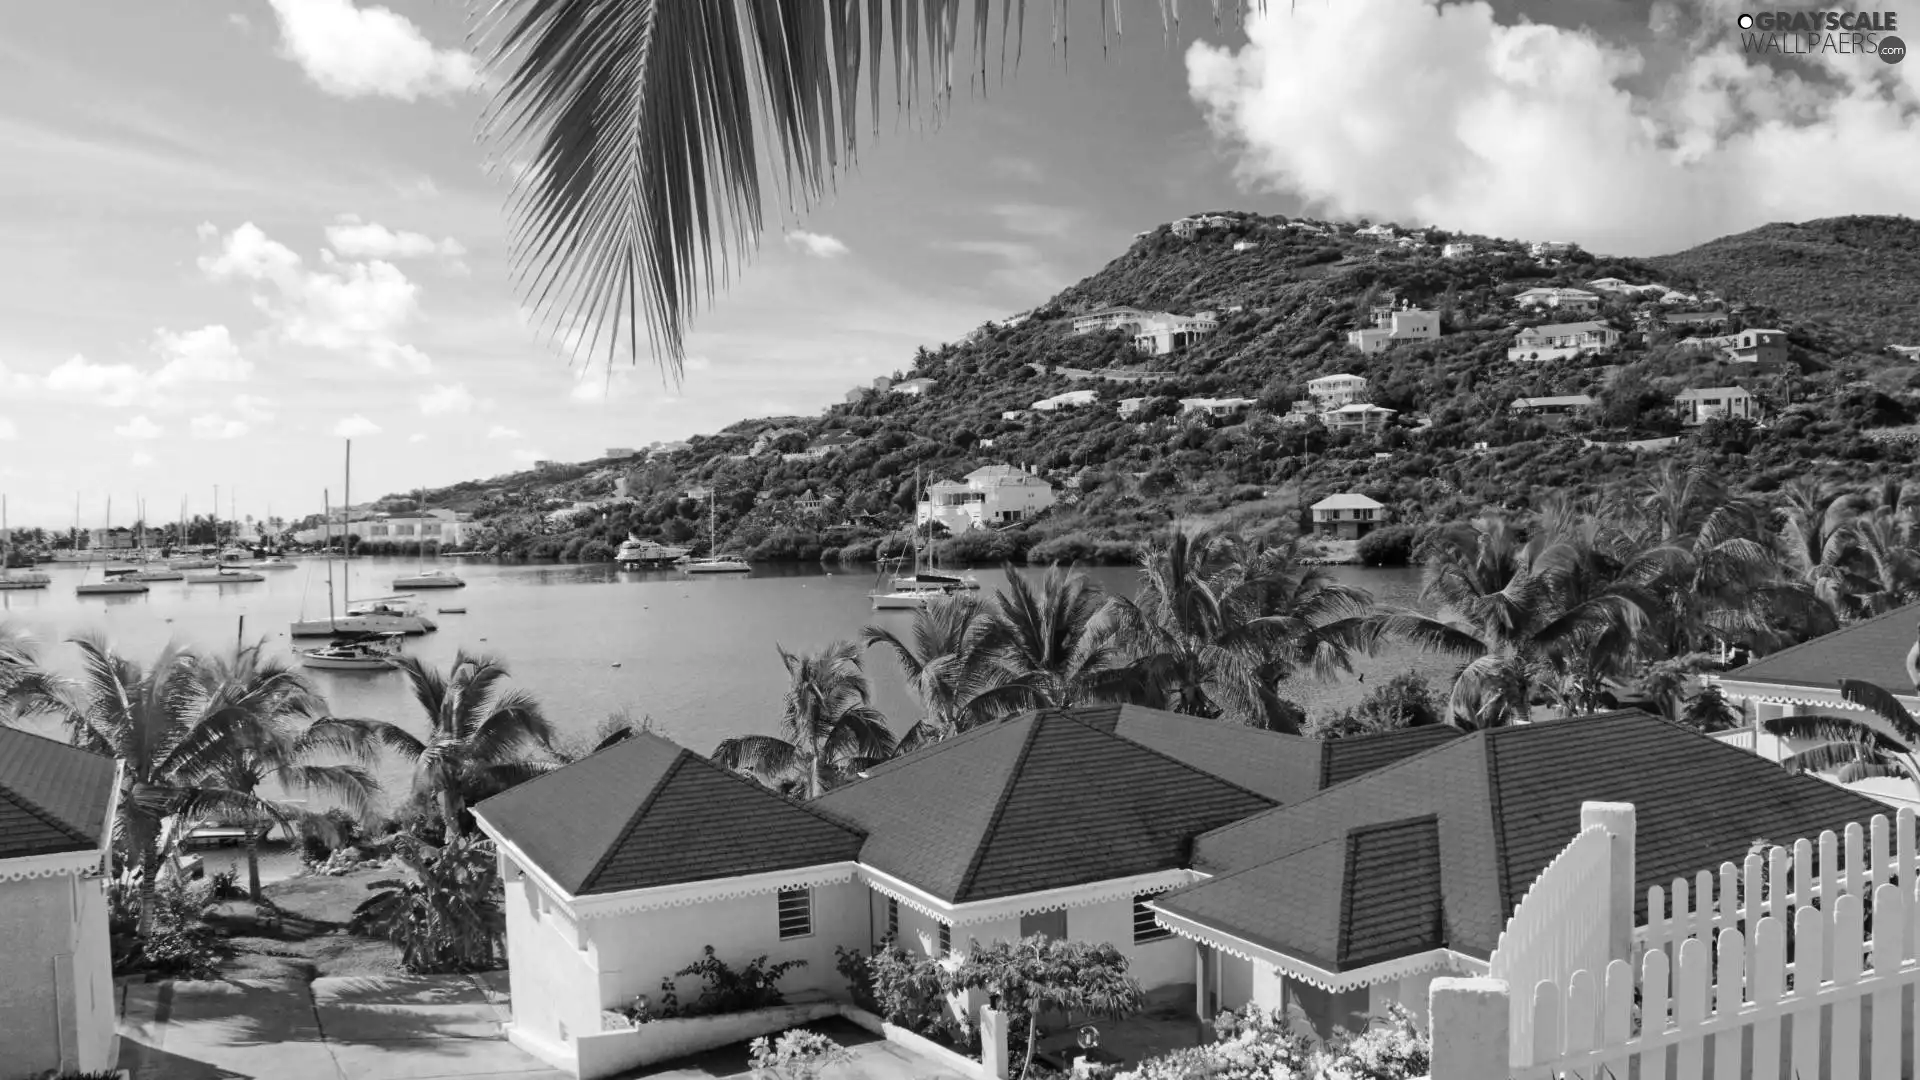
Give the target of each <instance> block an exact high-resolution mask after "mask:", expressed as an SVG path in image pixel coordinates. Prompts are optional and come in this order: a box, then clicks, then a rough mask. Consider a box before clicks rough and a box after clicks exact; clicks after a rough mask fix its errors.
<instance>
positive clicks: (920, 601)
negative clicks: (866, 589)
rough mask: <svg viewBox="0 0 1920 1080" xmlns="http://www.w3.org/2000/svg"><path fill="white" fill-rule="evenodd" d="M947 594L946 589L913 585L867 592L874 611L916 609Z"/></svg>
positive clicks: (942, 598)
mask: <svg viewBox="0 0 1920 1080" xmlns="http://www.w3.org/2000/svg"><path fill="white" fill-rule="evenodd" d="M947 595H948V592H947V590H946V589H942V588H938V587H929V586H914V587H910V588H905V589H893V590H890V591H888V592H876V593H868V594H867V596H868V597H869V598H871V599H872V600H873V610H875V611H917V610H919V609H920V608H923V607H926V606H927V605H928V604H931V603H933V602H934V601H936V600H944V599H946V597H947Z"/></svg>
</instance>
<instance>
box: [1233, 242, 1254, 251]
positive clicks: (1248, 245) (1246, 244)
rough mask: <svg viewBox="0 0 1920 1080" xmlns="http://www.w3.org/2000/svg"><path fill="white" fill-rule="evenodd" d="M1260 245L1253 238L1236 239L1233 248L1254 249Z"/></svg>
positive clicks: (1237, 249) (1241, 249)
mask: <svg viewBox="0 0 1920 1080" xmlns="http://www.w3.org/2000/svg"><path fill="white" fill-rule="evenodd" d="M1259 246H1260V245H1259V244H1257V243H1255V242H1254V241H1252V240H1235V241H1234V242H1233V250H1235V251H1252V250H1253V249H1254V248H1257V247H1259Z"/></svg>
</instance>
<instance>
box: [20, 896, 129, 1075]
mask: <svg viewBox="0 0 1920 1080" xmlns="http://www.w3.org/2000/svg"><path fill="white" fill-rule="evenodd" d="M113 1021H114V1006H113V975H112V970H111V958H110V957H109V956H108V940H107V919H106V900H105V897H104V896H103V895H102V894H101V885H100V882H99V881H98V880H97V879H83V878H78V877H75V876H73V875H71V874H58V875H55V876H51V877H40V878H28V879H23V880H18V881H0V1047H4V1048H5V1049H6V1069H7V1071H8V1072H9V1073H18V1074H20V1075H24V1076H31V1075H34V1074H36V1073H39V1072H43V1071H46V1070H50V1069H58V1068H60V1067H61V1066H62V1064H63V1062H62V1061H61V1049H62V1043H63V1042H64V1043H65V1045H66V1048H67V1050H68V1052H69V1053H70V1054H72V1055H74V1056H73V1057H72V1058H71V1059H70V1060H69V1061H68V1062H66V1063H65V1064H70V1065H73V1066H75V1067H78V1068H80V1069H100V1068H105V1067H106V1066H107V1065H108V1064H109V1063H110V1062H109V1061H108V1060H107V1059H108V1057H109V1056H110V1054H111V1048H112V1045H113Z"/></svg>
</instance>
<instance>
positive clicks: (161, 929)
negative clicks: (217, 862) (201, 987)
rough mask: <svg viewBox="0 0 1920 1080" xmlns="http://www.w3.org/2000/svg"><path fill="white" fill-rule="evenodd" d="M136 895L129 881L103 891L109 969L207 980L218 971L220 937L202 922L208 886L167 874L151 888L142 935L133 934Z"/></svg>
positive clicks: (136, 923) (210, 898)
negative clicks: (110, 945) (148, 921)
mask: <svg viewBox="0 0 1920 1080" xmlns="http://www.w3.org/2000/svg"><path fill="white" fill-rule="evenodd" d="M139 905H140V897H139V892H138V890H137V889H136V888H135V887H133V886H131V885H122V884H120V883H118V882H116V883H114V884H113V885H112V886H110V887H109V888H108V890H107V911H108V916H107V926H108V934H109V937H110V938H111V939H113V948H112V951H113V973H114V974H115V975H128V974H136V973H145V974H147V975H149V976H161V977H164V978H172V979H211V978H215V977H216V976H217V975H218V972H216V971H215V970H214V961H215V960H216V959H217V958H218V956H219V938H218V937H217V936H216V935H215V934H214V931H213V927H211V926H208V925H207V913H208V912H209V911H211V910H212V908H213V905H214V896H213V886H212V884H211V883H207V882H201V883H194V884H189V883H187V882H184V881H181V880H180V879H179V878H177V877H176V878H169V879H168V880H166V881H163V882H161V883H160V884H159V886H158V887H157V888H155V889H154V893H153V920H152V922H151V924H150V925H149V926H148V929H147V933H146V934H145V935H144V936H141V935H139V934H138V933H136V928H137V927H138V926H139V920H140V906H139Z"/></svg>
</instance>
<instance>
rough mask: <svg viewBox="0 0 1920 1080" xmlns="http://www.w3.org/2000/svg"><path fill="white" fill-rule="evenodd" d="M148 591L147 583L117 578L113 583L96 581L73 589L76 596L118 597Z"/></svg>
mask: <svg viewBox="0 0 1920 1080" xmlns="http://www.w3.org/2000/svg"><path fill="white" fill-rule="evenodd" d="M146 591H147V586H146V583H145V582H141V581H128V580H127V579H126V578H115V579H113V580H112V581H95V582H90V583H88V584H85V585H75V586H74V587H73V593H74V595H75V596H117V595H120V594H122V593H143V592H146Z"/></svg>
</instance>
